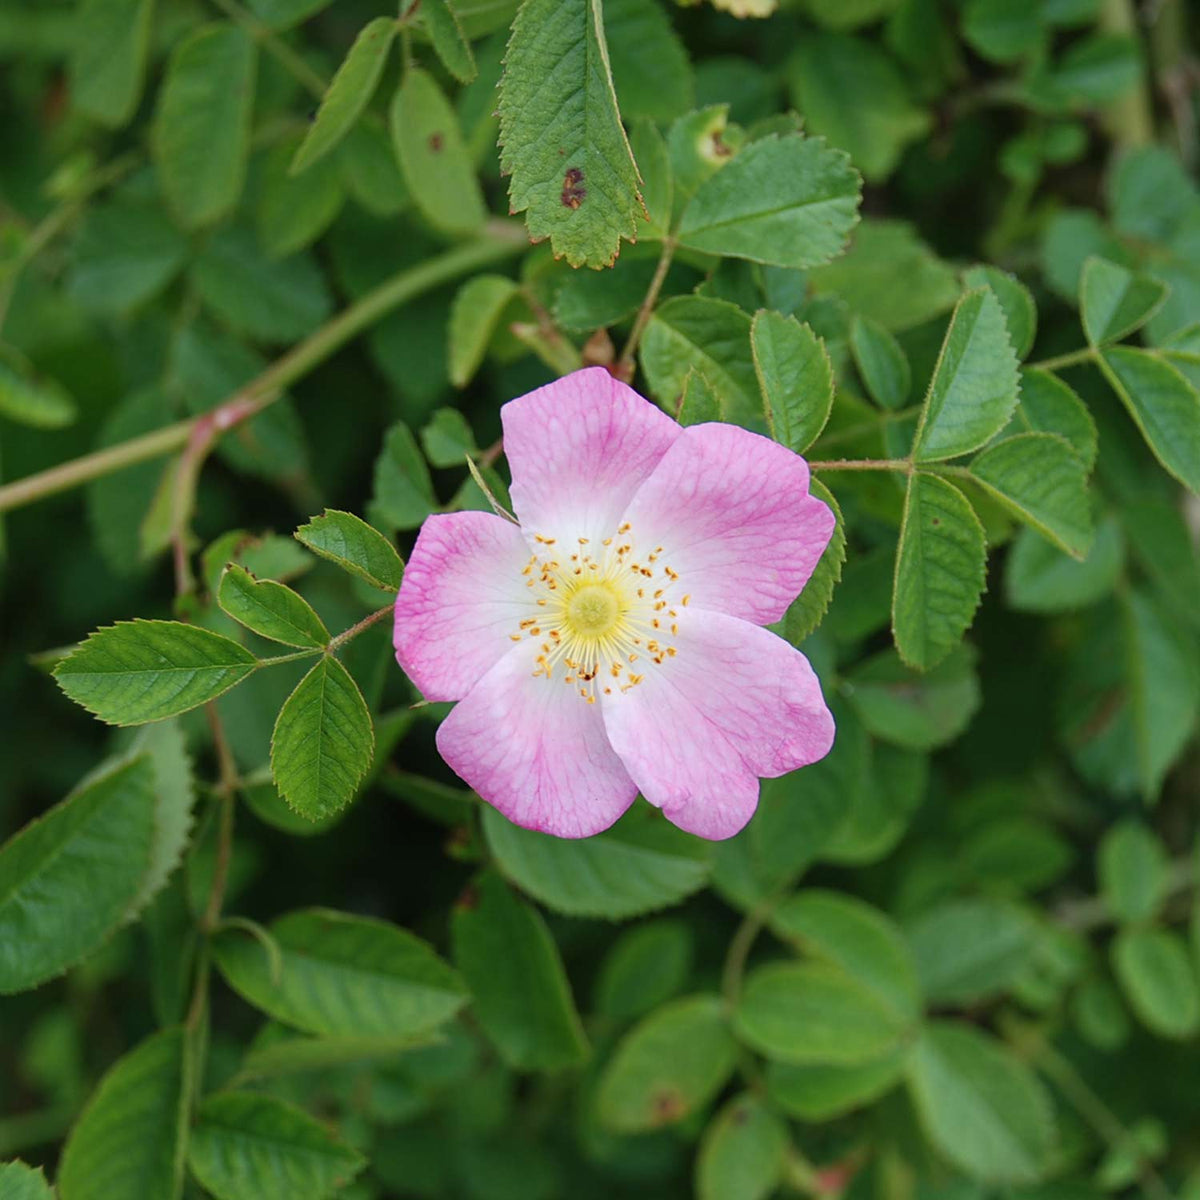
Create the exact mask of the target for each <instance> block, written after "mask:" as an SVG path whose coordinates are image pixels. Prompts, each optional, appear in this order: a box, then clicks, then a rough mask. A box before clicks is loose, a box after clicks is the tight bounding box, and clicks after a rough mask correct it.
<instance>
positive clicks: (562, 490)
mask: <svg viewBox="0 0 1200 1200" xmlns="http://www.w3.org/2000/svg"><path fill="white" fill-rule="evenodd" d="M500 416H501V419H502V421H503V424H504V452H505V454H506V455H507V456H508V463H509V466H510V468H511V469H512V479H513V483H512V502H513V511H514V512H515V513H516V515H517V517H518V518H519V519H520V522H521V525H522V527H523V529H524V530H525V532H526V534H527V535H529V536H533V535H535V534H541V535H542V536H543V537H553V538H558V539H564V540H565V539H570V540H572V541H574V539H575V538H578V537H586V538H589V539H597V540H599V539H601V538H604V537H608V536H609V535H610V534H612V533H613V532H614V530H615V529H616V526H617V524H618V522H619V519H620V516H621V514H622V512H623V511H624V510H625V507H626V505H628V503H629V501H630V499H631V497H632V496H633V494H634V492H635V491H636V490H637V488H638V486H639V485H640V484H641V483H642V482H643V481H644V480H645V479H646V478H647V477H648V476H649V475H650V472H651V471H653V470H654V468H655V466H656V465H657V463H658V461H659V460H660V459H661V458H662V456H663V455H664V454H665V453H666V452H667V449H668V448H669V447H670V445H671V443H672V442H673V441H675V439H676V438H678V437H679V435H680V433H681V430H680V427H679V426H678V425H677V424H676V423H675V422H674V421H672V420H671V418H670V417H668V416H667V415H666V413H664V412H663V411H662V410H661V409H659V408H656V407H655V406H654V405H653V404H651V403H650V402H649V401H648V400H644V399H642V397H641V396H639V395H638V394H637V392H635V391H634V390H633V389H632V388H630V387H627V386H626V385H625V384H623V383H621V382H620V380H618V379H614V378H613V377H612V376H611V375H610V374H609V373H608V372H607V371H606V370H605V369H604V368H603V367H590V368H588V369H587V370H583V371H575V372H573V373H572V374H570V375H565V376H564V377H563V378H562V379H558V380H556V381H555V382H554V383H549V384H547V385H546V386H545V387H541V388H538V389H537V391H534V392H530V393H529V394H528V395H525V396H521V397H520V398H518V399H516V400H511V401H509V403H507V404H506V405H504V407H503V408H502V409H501V410H500Z"/></svg>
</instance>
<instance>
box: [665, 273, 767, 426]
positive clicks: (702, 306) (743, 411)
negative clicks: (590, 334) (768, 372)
mask: <svg viewBox="0 0 1200 1200" xmlns="http://www.w3.org/2000/svg"><path fill="white" fill-rule="evenodd" d="M641 358H642V370H643V371H645V372H646V379H647V382H648V383H649V384H650V390H651V391H652V392H653V393H654V395H655V396H656V397H657V398H658V402H659V404H661V405H662V407H663V408H665V409H666V410H667V412H670V413H673V412H676V411H677V409H678V400H679V397H680V396H681V395H682V394H683V388H684V384H685V383H686V382H687V377H688V373H689V372H690V371H692V370H698V371H699V372H700V373H701V374H702V375H703V376H704V378H705V380H706V381H707V383H708V384H709V386H710V387H711V388H712V390H713V392H714V393H715V395H716V396H717V398H718V400H719V401H720V403H721V407H722V409H723V411H724V412H725V414H726V419H727V420H730V421H736V422H737V423H738V424H748V425H750V426H751V427H752V428H757V429H762V428H765V425H764V422H763V418H762V401H761V399H760V398H759V393H758V379H757V376H756V375H755V372H754V358H753V355H752V353H751V350H750V318H749V317H748V316H747V315H746V314H745V313H744V312H743V311H742V310H741V309H740V308H738V307H737V306H736V305H733V304H730V303H729V302H728V301H725V300H713V299H711V298H709V297H707V296H675V297H672V298H671V299H670V300H667V301H666V302H665V303H663V304H660V305H659V306H658V308H656V309H655V311H654V315H653V316H652V317H651V318H650V322H649V324H648V325H647V326H646V333H645V336H644V337H643V338H642V346H641Z"/></svg>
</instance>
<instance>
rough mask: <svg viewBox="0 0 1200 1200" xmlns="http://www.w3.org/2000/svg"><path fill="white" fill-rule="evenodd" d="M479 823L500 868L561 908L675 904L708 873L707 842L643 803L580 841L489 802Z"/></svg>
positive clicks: (583, 911)
mask: <svg viewBox="0 0 1200 1200" xmlns="http://www.w3.org/2000/svg"><path fill="white" fill-rule="evenodd" d="M483 830H484V833H485V835H486V836H487V841H488V846H489V847H490V849H491V851H492V854H493V855H495V859H496V865H497V866H498V867H499V868H500V870H501V871H502V872H503V873H504V874H505V875H506V876H507V877H508V878H509V879H511V880H512V882H513V883H515V884H516V885H517V886H518V887H519V888H521V889H522V891H525V892H528V893H529V895H531V896H532V897H533V898H534V899H535V900H539V901H540V902H541V903H542V904H545V905H546V906H547V907H548V908H552V909H554V910H555V911H556V912H561V913H565V914H567V915H568V916H574V917H607V918H609V919H610V920H620V919H625V918H628V917H634V916H638V915H639V914H641V913H646V912H652V911H654V910H655V909H658V908H665V907H666V906H667V905H670V904H678V903H679V901H680V900H683V899H684V898H685V897H687V896H690V895H691V894H692V893H693V892H695V891H698V890H699V889H700V888H701V887H703V886H704V883H705V881H706V880H707V878H708V871H709V858H710V852H711V847H710V845H709V844H708V843H705V842H703V841H701V840H700V839H699V838H695V837H692V836H691V835H690V834H686V833H683V832H682V831H681V830H679V829H676V828H675V827H674V826H673V825H669V824H668V823H667V822H666V821H664V820H663V819H662V818H661V817H660V816H659V814H658V813H656V812H653V811H651V810H648V809H647V808H645V807H639V808H636V809H634V810H633V811H631V812H629V813H627V814H626V815H625V816H624V817H622V818H621V820H619V821H618V822H617V823H616V824H615V825H614V826H613V827H612V828H611V829H606V830H605V831H604V832H603V833H600V834H597V835H596V836H595V837H590V838H587V839H584V840H579V841H575V840H567V839H563V838H555V837H551V836H550V835H549V834H545V833H535V832H533V831H532V830H528V829H522V828H520V826H518V825H514V824H512V822H511V821H508V820H506V819H505V818H504V817H503V816H501V815H500V813H498V812H497V811H496V810H495V809H494V808H491V807H490V806H488V807H485V808H484V810H483Z"/></svg>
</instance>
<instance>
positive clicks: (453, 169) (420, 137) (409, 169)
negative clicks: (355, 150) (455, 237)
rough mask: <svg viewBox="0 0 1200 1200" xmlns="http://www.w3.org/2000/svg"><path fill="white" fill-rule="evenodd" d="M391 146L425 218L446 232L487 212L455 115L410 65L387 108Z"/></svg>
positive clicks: (476, 222) (471, 224) (468, 225)
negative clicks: (388, 111)
mask: <svg viewBox="0 0 1200 1200" xmlns="http://www.w3.org/2000/svg"><path fill="white" fill-rule="evenodd" d="M391 129H392V144H393V145H394V146H395V148H396V157H397V159H398V160H399V163H400V169H401V171H402V172H403V174H404V182H405V183H406V184H407V185H408V190H409V192H410V193H411V195H412V198H413V200H414V201H415V203H416V205H417V207H418V208H419V209H420V210H421V212H422V213H423V214H424V216H425V219H426V220H427V221H429V223H430V224H431V225H433V226H434V227H435V228H437V229H440V230H443V231H444V232H446V233H457V234H461V233H470V232H472V231H473V230H476V229H478V228H479V227H480V226H481V225H482V224H483V222H484V218H485V217H486V216H487V209H486V207H485V206H484V202H483V192H482V191H481V190H480V187H479V180H478V179H476V177H475V168H474V166H473V165H472V163H471V157H470V155H469V154H468V152H467V147H466V145H465V143H464V142H463V136H462V130H461V129H460V128H459V124H458V116H457V115H456V113H455V111H454V109H453V108H451V106H450V102H449V101H448V100H447V99H446V97H445V96H444V95H443V94H442V89H441V88H440V87H438V85H437V81H436V80H435V79H434V78H433V76H432V75H430V74H429V73H428V72H426V71H422V70H419V69H418V68H416V67H410V68H409V69H408V71H407V72H405V75H404V82H403V83H402V84H401V85H400V87H399V88H398V89H397V91H396V95H395V98H394V99H393V101H392V107H391Z"/></svg>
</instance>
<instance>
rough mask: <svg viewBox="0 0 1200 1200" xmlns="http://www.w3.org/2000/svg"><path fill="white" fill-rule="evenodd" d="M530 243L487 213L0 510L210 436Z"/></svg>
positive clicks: (54, 470) (1, 498)
mask: <svg viewBox="0 0 1200 1200" xmlns="http://www.w3.org/2000/svg"><path fill="white" fill-rule="evenodd" d="M528 244H529V243H528V239H527V238H526V236H525V230H524V228H523V227H522V226H520V225H519V224H517V223H516V222H515V221H504V220H499V219H493V220H492V221H489V222H488V226H487V232H486V234H485V236H484V237H482V238H479V239H477V240H475V241H472V242H467V243H465V244H464V245H461V246H455V247H454V248H453V249H451V250H447V251H446V252H445V253H444V254H439V255H438V256H437V257H435V258H431V259H429V260H427V261H426V262H423V263H421V264H420V265H418V266H416V267H412V268H410V269H409V270H407V271H402V272H400V273H399V274H398V275H395V276H393V277H392V278H391V279H389V280H387V281H386V282H385V283H382V284H380V286H379V287H377V288H375V290H374V291H371V292H368V293H367V294H366V295H365V296H363V297H362V299H361V300H359V301H357V302H356V303H354V304H352V305H350V307H349V308H347V309H345V310H344V311H343V312H341V313H340V314H339V315H338V316H336V317H334V319H333V320H332V321H329V322H328V323H327V324H325V325H323V326H321V328H320V329H318V330H317V331H316V332H315V333H313V334H312V335H311V336H310V337H308V338H306V339H305V340H304V341H303V342H300V343H299V344H298V345H297V346H294V347H293V348H292V349H291V350H289V351H288V352H287V353H286V354H284V355H283V356H281V357H280V358H278V359H276V360H275V362H273V363H272V364H271V365H270V366H269V367H268V368H267V369H266V370H265V371H264V372H263V373H262V374H261V375H259V376H258V378H257V379H254V380H252V381H251V382H250V383H248V384H247V385H246V386H245V387H243V388H242V389H240V390H239V391H238V392H235V393H234V394H233V395H232V396H231V397H230V398H229V399H228V400H226V401H225V402H224V403H223V404H221V405H219V406H218V407H217V408H215V409H213V410H212V411H211V412H209V413H205V414H204V415H203V416H200V417H194V418H192V420H190V421H179V422H177V423H176V424H174V425H168V426H167V427H166V428H164V429H156V430H155V431H154V432H153V433H148V434H144V435H142V436H141V437H136V438H132V439H130V440H129V441H127V442H122V443H121V444H120V445H117V446H112V447H110V448H109V449H107V450H99V451H97V452H95V453H94V454H85V455H84V456H83V457H82V458H77V459H74V460H73V461H71V462H67V463H63V464H61V465H60V466H57V467H51V468H50V469H49V470H47V471H41V472H39V473H38V474H36V475H30V476H28V477H27V478H25V479H19V480H17V481H16V482H15V483H9V484H5V485H3V486H0V512H7V511H9V510H10V509H14V508H20V507H22V506H23V505H26V504H32V503H33V502H34V501H36V500H41V499H44V498H45V497H46V496H53V495H55V494H57V493H59V492H65V491H69V490H70V489H71V488H75V487H79V486H80V485H81V484H84V483H88V482H90V481H91V480H93V479H99V478H100V477H102V476H104V475H108V474H111V473H112V472H113V471H119V470H121V469H122V468H123V467H129V466H133V465H134V464H135V463H140V462H145V461H147V460H148V459H153V458H161V457H162V456H163V455H165V454H170V453H171V452H172V451H174V450H178V449H181V448H182V447H184V446H186V445H187V443H188V440H189V439H190V438H191V436H192V431H193V430H194V429H195V428H196V427H197V426H198V425H200V423H201V422H204V421H210V422H212V424H213V426H214V428H215V436H216V437H220V436H221V435H223V434H225V433H227V432H228V431H229V430H230V429H232V428H234V427H235V426H237V425H240V424H241V423H242V422H243V421H245V420H247V419H248V418H249V417H251V416H253V415H255V414H256V413H258V412H261V411H262V410H263V409H264V408H266V407H268V406H269V405H270V404H273V403H274V402H275V401H276V400H278V399H279V397H280V396H281V395H282V394H283V392H284V389H286V388H287V387H288V386H289V385H290V384H293V383H295V382H296V381H297V380H298V379H302V378H303V377H304V376H305V375H307V374H308V373H309V371H311V370H312V369H313V368H314V367H316V366H317V365H319V364H320V363H322V362H324V361H325V359H327V358H328V357H329V356H330V355H331V354H333V353H334V352H335V351H336V350H339V349H340V348H341V347H342V346H343V345H345V344H346V343H347V342H349V341H350V340H351V339H352V338H354V337H355V336H356V335H357V334H359V333H361V332H362V330H364V329H366V328H367V327H368V326H370V325H372V324H373V323H374V322H375V321H377V320H378V319H379V318H380V317H381V316H383V315H384V314H385V313H387V312H389V311H390V310H391V309H393V308H395V307H396V306H397V305H399V304H403V303H405V302H406V301H408V300H411V299H412V298H413V297H414V296H419V295H421V294H422V293H423V292H426V291H428V290H429V289H430V288H434V287H437V286H438V285H439V284H442V283H446V282H447V281H448V280H451V279H455V278H457V277H458V276H460V275H466V274H469V273H470V272H471V271H474V270H476V269H477V268H479V267H482V266H485V265H487V264H489V263H492V262H495V261H497V260H499V259H503V258H507V257H509V256H510V255H513V254H516V253H518V252H519V251H520V250H522V249H523V248H525V247H526V246H527V245H528Z"/></svg>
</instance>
